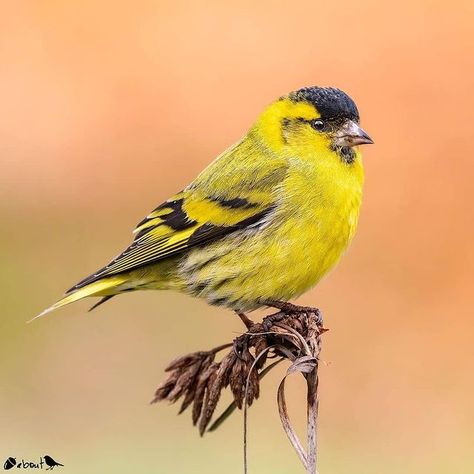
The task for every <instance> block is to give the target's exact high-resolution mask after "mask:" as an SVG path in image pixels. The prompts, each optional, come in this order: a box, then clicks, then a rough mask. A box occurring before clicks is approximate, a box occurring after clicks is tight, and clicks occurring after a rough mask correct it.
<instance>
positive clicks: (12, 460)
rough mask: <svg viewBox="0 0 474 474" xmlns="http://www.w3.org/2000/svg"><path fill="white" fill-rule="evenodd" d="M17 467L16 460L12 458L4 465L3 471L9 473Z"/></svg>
mask: <svg viewBox="0 0 474 474" xmlns="http://www.w3.org/2000/svg"><path fill="white" fill-rule="evenodd" d="M15 465H16V459H15V458H12V457H10V458H8V459H7V460H6V461H5V464H4V465H3V469H5V471H8V469H11V468H12V467H14V466H15Z"/></svg>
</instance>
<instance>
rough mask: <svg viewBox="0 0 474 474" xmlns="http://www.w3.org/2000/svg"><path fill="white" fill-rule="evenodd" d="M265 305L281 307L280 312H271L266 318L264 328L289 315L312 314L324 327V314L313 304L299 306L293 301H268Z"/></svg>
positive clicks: (317, 322) (319, 324) (318, 323)
mask: <svg viewBox="0 0 474 474" xmlns="http://www.w3.org/2000/svg"><path fill="white" fill-rule="evenodd" d="M265 305H266V306H268V307H270V308H276V309H279V310H280V312H278V313H276V314H271V315H270V316H267V317H266V318H264V320H263V322H262V324H263V328H264V330H268V329H267V328H268V327H270V326H272V325H273V324H275V323H277V322H278V321H282V320H284V319H285V318H286V317H287V316H288V315H291V314H295V315H311V316H313V317H314V318H315V319H316V324H317V325H318V326H320V327H321V328H322V327H323V315H322V313H321V311H320V310H319V309H318V308H313V307H311V306H298V305H295V304H293V303H288V302H287V301H274V300H271V301H266V302H265Z"/></svg>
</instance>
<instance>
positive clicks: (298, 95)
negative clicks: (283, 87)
mask: <svg viewBox="0 0 474 474" xmlns="http://www.w3.org/2000/svg"><path fill="white" fill-rule="evenodd" d="M288 97H289V98H290V100H292V101H294V102H300V101H305V102H309V103H311V104H313V105H314V106H315V107H316V109H317V110H318V112H319V113H320V114H321V118H322V119H325V120H334V119H341V118H344V119H350V120H354V121H356V122H358V121H359V111H358V110H357V107H356V105H355V103H354V101H353V100H352V99H351V98H350V97H349V96H348V95H347V94H346V93H345V92H343V91H341V90H340V89H335V88H333V87H303V89H299V90H297V91H295V92H291V93H290V94H289V95H288Z"/></svg>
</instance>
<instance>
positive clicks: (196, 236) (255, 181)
mask: <svg viewBox="0 0 474 474" xmlns="http://www.w3.org/2000/svg"><path fill="white" fill-rule="evenodd" d="M222 158H223V157H222ZM227 158H228V159H227V160H226V161H225V163H223V162H222V161H221V160H216V161H215V162H214V163H212V164H211V165H210V166H209V167H208V168H207V169H206V170H204V172H203V173H201V175H200V176H199V177H198V178H197V179H196V180H195V181H194V182H193V183H192V184H191V185H190V186H188V187H187V188H186V189H185V190H184V191H182V192H181V193H178V194H176V195H175V196H173V197H172V198H171V199H169V200H167V201H166V202H164V203H163V204H162V205H160V206H158V207H157V208H156V209H155V210H154V211H152V212H151V213H150V214H149V215H148V216H147V217H146V218H145V219H143V220H142V221H141V222H140V223H139V224H138V225H137V228H136V229H135V231H134V233H135V239H134V241H133V243H132V244H131V245H130V246H129V247H128V248H127V249H126V250H125V251H124V252H122V253H121V254H120V255H118V256H117V257H116V258H115V259H114V260H112V261H111V262H110V263H109V264H108V265H106V266H105V267H104V268H102V269H101V270H99V271H98V272H96V273H94V274H93V275H90V276H89V277H87V278H85V279H84V280H82V281H81V282H79V283H78V284H77V285H75V286H74V287H73V288H71V289H70V290H69V292H71V291H75V290H77V289H79V288H82V287H84V286H86V285H88V284H89V283H92V282H93V281H97V280H99V279H101V278H103V277H106V276H109V275H115V274H117V273H122V272H126V271H129V270H133V269H136V268H138V267H142V266H144V265H148V264H150V263H154V262H157V261H159V260H162V259H165V258H168V257H171V256H174V255H176V254H179V253H181V252H184V251H186V250H189V249H191V248H193V247H196V246H202V245H205V244H207V243H210V242H214V241H216V240H218V239H220V238H222V237H224V236H225V235H227V234H229V233H231V232H234V231H236V230H239V229H244V228H249V227H252V226H254V227H255V226H258V224H259V223H260V222H262V220H263V219H264V218H265V217H266V216H267V215H268V214H269V213H270V212H271V211H272V210H273V209H274V208H275V207H276V202H275V189H276V188H278V184H279V183H281V181H283V179H284V177H285V175H286V163H283V162H278V163H277V162H275V163H272V166H271V167H269V166H268V164H266V163H263V164H262V163H260V164H259V163H254V162H251V163H242V162H240V163H239V162H238V161H239V160H235V159H229V158H231V157H227ZM219 161H220V164H219ZM229 162H231V163H232V162H234V166H233V167H232V166H231V167H228V166H223V164H225V165H228V164H229Z"/></svg>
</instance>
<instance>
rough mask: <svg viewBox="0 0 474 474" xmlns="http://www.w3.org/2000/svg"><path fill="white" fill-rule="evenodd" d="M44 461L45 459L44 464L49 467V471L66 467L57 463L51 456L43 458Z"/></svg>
mask: <svg viewBox="0 0 474 474" xmlns="http://www.w3.org/2000/svg"><path fill="white" fill-rule="evenodd" d="M43 459H44V462H45V463H46V465H47V466H48V468H47V470H50V469H53V468H54V467H56V466H63V467H64V464H61V463H59V462H56V461H55V460H54V459H53V458H52V457H51V456H48V455H46V456H43Z"/></svg>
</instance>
